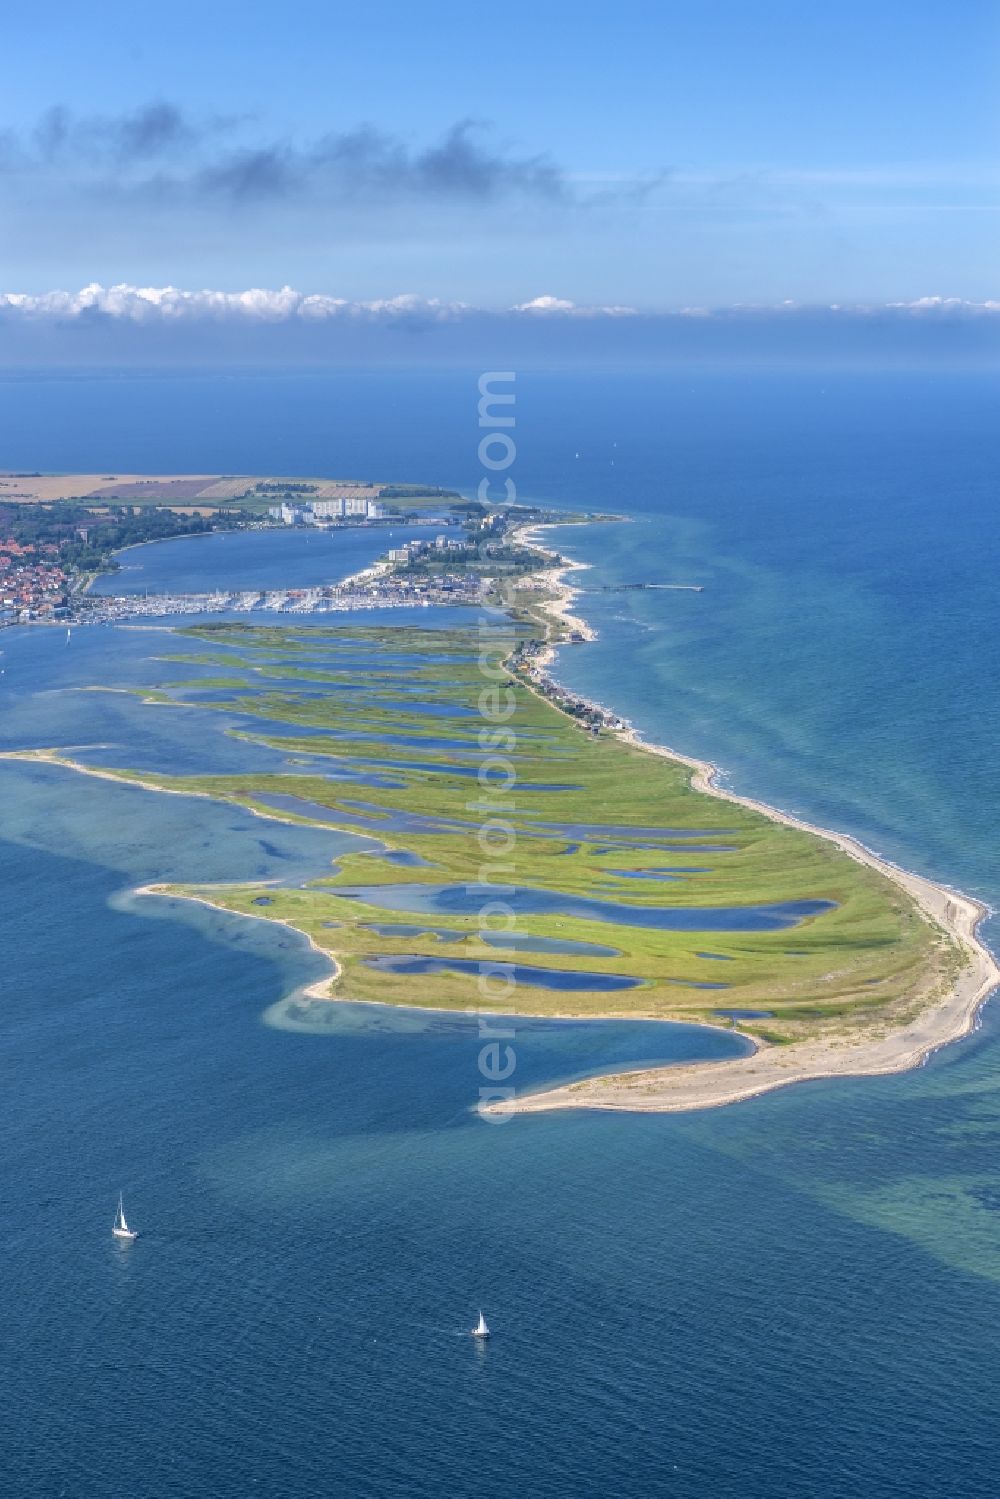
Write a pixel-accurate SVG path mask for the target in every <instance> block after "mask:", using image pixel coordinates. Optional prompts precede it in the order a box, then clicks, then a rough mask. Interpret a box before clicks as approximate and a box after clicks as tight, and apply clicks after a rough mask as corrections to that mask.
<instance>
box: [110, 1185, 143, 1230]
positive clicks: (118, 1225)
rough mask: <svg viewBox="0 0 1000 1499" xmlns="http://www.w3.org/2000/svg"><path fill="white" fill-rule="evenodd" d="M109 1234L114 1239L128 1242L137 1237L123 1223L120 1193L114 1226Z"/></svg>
mask: <svg viewBox="0 0 1000 1499" xmlns="http://www.w3.org/2000/svg"><path fill="white" fill-rule="evenodd" d="M111 1232H112V1233H113V1234H114V1236H115V1238H116V1239H127V1240H128V1241H129V1242H131V1241H132V1240H133V1239H137V1238H138V1237H139V1235H138V1234H137V1233H136V1231H135V1229H134V1228H129V1226H128V1224H127V1223H126V1221H125V1209H124V1207H123V1206H122V1194H121V1193H120V1192H119V1193H118V1211H117V1213H116V1214H115V1226H114V1228H113V1229H112V1230H111Z"/></svg>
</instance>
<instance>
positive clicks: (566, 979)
mask: <svg viewBox="0 0 1000 1499" xmlns="http://www.w3.org/2000/svg"><path fill="white" fill-rule="evenodd" d="M365 966H366V967H367V968H377V969H379V970H380V971H381V972H383V973H472V974H476V975H477V977H478V976H479V975H480V974H483V975H485V976H487V977H488V976H490V975H497V974H500V973H503V974H510V976H511V978H512V979H513V981H514V983H515V984H533V985H534V986H535V987H536V988H538V989H560V990H567V991H568V990H573V991H583V990H590V991H592V992H600V993H608V992H610V991H611V990H612V989H636V988H638V986H639V985H640V984H641V983H642V980H641V979H635V978H628V977H626V976H625V974H622V973H568V972H562V971H560V970H559V969H558V968H533V967H531V966H530V964H527V963H501V962H499V961H497V960H493V959H485V960H484V961H483V962H478V961H476V960H475V959H472V958H425V957H418V956H417V955H415V954H412V953H398V954H393V953H383V954H382V955H381V956H379V957H375V958H365Z"/></svg>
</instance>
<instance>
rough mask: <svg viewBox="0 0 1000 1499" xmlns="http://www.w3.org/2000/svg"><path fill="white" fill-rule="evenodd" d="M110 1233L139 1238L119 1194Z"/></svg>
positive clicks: (131, 1238)
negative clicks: (127, 1217) (129, 1220)
mask: <svg viewBox="0 0 1000 1499" xmlns="http://www.w3.org/2000/svg"><path fill="white" fill-rule="evenodd" d="M111 1232H112V1233H113V1234H114V1236H115V1238H116V1239H124V1240H125V1241H126V1242H128V1243H131V1242H132V1240H133V1239H137V1238H138V1237H139V1235H138V1234H137V1233H136V1231H135V1229H134V1228H129V1226H128V1223H127V1222H126V1221H125V1208H124V1206H123V1205H122V1194H121V1193H120V1192H119V1193H118V1211H117V1213H116V1214H115V1226H114V1228H113V1229H112V1230H111ZM481 1320H482V1313H480V1321H481Z"/></svg>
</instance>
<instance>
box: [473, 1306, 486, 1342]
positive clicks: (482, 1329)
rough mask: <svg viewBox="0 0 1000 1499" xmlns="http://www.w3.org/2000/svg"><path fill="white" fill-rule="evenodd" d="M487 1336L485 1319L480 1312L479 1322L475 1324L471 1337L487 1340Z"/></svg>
mask: <svg viewBox="0 0 1000 1499" xmlns="http://www.w3.org/2000/svg"><path fill="white" fill-rule="evenodd" d="M489 1335H490V1330H489V1328H488V1327H487V1326H486V1318H485V1317H484V1316H483V1314H482V1311H481V1310H480V1313H479V1321H478V1322H477V1323H476V1325H475V1327H474V1328H473V1329H472V1336H473V1337H474V1338H488V1337H489Z"/></svg>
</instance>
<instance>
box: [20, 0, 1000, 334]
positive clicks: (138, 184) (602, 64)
mask: <svg viewBox="0 0 1000 1499" xmlns="http://www.w3.org/2000/svg"><path fill="white" fill-rule="evenodd" d="M5 53H6V56H7V67H6V68H5V70H4V91H3V100H2V103H0V129H2V132H3V133H2V134H0V208H2V212H3V224H4V228H3V230H2V232H0V265H2V271H0V291H3V292H26V293H42V292H46V291H49V290H51V289H53V288H63V289H66V290H74V289H77V288H79V287H81V286H84V285H86V284H88V283H90V282H95V281H96V282H101V283H102V284H104V285H106V286H107V285H113V284H115V283H119V282H127V283H132V284H136V285H139V286H164V285H173V286H177V287H181V288H188V289H197V288H203V287H212V288H223V289H227V290H230V291H232V290H240V289H243V288H246V287H254V286H260V287H272V288H277V287H281V286H284V285H291V286H293V287H295V288H296V289H297V290H300V291H303V292H323V293H327V294H329V295H331V296H335V297H338V298H345V299H347V300H348V301H355V300H371V299H380V298H391V297H395V296H398V295H399V294H401V293H415V294H417V295H418V296H420V297H423V298H437V299H441V300H443V301H445V302H454V301H460V302H465V303H469V304H471V305H473V306H475V307H477V308H485V309H503V308H509V307H511V306H512V305H515V304H519V303H524V302H530V301H532V300H533V299H535V298H537V297H539V296H543V295H550V296H555V297H558V298H564V299H567V300H569V301H572V302H574V303H577V304H580V305H583V306H598V307H602V306H622V305H624V306H628V307H632V308H636V309H638V310H640V311H642V312H659V311H664V310H673V309H680V308H691V307H703V306H704V307H719V306H728V305H731V304H734V303H767V304H774V303H780V302H783V301H785V300H786V299H791V300H794V301H799V302H808V303H820V304H830V303H852V304H853V303H883V302H890V301H895V300H903V301H908V300H912V299H915V298H919V297H924V296H932V295H937V296H953V297H960V298H968V299H970V300H973V301H983V300H986V299H989V298H992V297H994V296H995V295H996V293H997V278H996V271H995V267H996V263H997V254H996V250H997V228H998V218H997V201H998V199H997V186H998V184H1000V165H998V153H997V145H998V140H997V136H998V128H997V124H998V122H997V109H996V103H995V100H996V97H997V93H998V83H1000V77H998V71H1000V69H998V62H1000V12H998V7H997V6H996V5H995V4H994V3H989V4H986V3H981V0H962V4H961V6H954V5H947V4H944V3H927V0H906V3H904V0H868V3H858V0H839V3H838V4H837V5H836V6H828V7H821V6H807V5H803V4H802V3H801V0H799V3H796V4H789V3H786V0H766V3H760V4H756V5H754V4H750V3H747V0H698V3H694V0H686V3H683V4H676V3H672V0H665V3H661V4H636V3H634V0H624V3H616V4H613V5H611V4H608V5H595V4H590V5H586V4H583V5H581V4H572V5H570V4H562V3H546V0H536V3H535V4H524V3H522V0H505V3H503V4H497V5H496V6H491V5H489V4H488V3H479V4H475V5H474V4H471V3H469V0H466V3H463V4H452V3H435V0H429V3H425V4H422V5H414V4H397V3H385V0H382V3H379V0H376V3H370V4H367V5H366V6H364V7H358V6H355V5H342V4H337V3H333V4H331V3H325V4H314V3H303V0H285V3H282V4H280V5H277V4H268V3H264V4H261V5H258V6H256V7H254V8H253V9H251V8H250V7H247V6H246V5H245V4H244V5H239V6H237V5H233V4H228V3H223V4H211V3H207V4H201V5H193V4H189V3H186V0H182V3H175V4H173V5H171V6H170V7H169V8H161V7H156V8H152V7H137V6H135V5H133V4H129V5H123V4H118V3H102V4H101V5H100V6H98V7H97V8H96V10H95V9H93V8H89V9H88V8H82V7H80V6H78V5H76V4H73V5H69V4H62V3H56V4H52V3H49V4H46V5H44V6H39V5H37V4H35V5H28V4H24V3H18V0H15V3H14V4H13V5H11V6H9V7H8V8H7V10H6V13H5ZM40 122H41V123H40ZM469 122H472V123H469ZM362 126H364V127H367V129H366V130H365V131H361V130H360V127H362Z"/></svg>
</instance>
